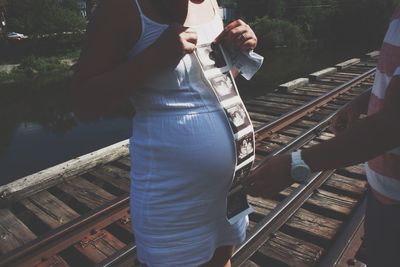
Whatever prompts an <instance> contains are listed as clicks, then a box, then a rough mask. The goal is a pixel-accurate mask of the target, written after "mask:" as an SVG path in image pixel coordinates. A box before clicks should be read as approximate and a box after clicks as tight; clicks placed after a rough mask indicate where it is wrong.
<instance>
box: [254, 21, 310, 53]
mask: <svg viewBox="0 0 400 267" xmlns="http://www.w3.org/2000/svg"><path fill="white" fill-rule="evenodd" d="M251 26H252V28H253V30H254V31H255V33H256V34H257V36H258V38H259V39H260V45H261V46H263V45H264V46H272V47H277V46H291V47H295V46H301V45H303V44H304V43H305V42H306V40H305V38H304V36H303V33H302V31H301V29H300V27H299V26H296V25H294V24H292V23H290V22H288V21H286V20H281V19H274V18H270V17H268V16H265V17H262V18H257V19H256V20H255V21H254V23H252V25H251Z"/></svg>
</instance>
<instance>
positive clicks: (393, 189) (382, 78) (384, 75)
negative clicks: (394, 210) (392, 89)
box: [366, 8, 400, 201]
mask: <svg viewBox="0 0 400 267" xmlns="http://www.w3.org/2000/svg"><path fill="white" fill-rule="evenodd" d="M396 75H400V8H397V9H396V11H395V12H394V14H393V17H392V19H391V22H390V25H389V29H388V31H387V33H386V35H385V39H384V41H383V45H382V48H381V52H380V58H379V63H378V68H377V71H376V76H375V81H374V85H373V87H372V92H371V96H370V101H369V107H368V115H370V114H374V113H376V112H378V111H379V110H380V109H381V108H382V107H383V102H384V99H385V94H386V89H387V87H388V85H389V83H390V81H391V79H392V77H393V76H396ZM366 173H367V179H368V182H369V184H370V186H371V187H372V189H373V190H374V191H375V192H376V193H378V195H381V196H383V197H386V198H388V200H389V199H390V200H394V201H400V147H398V148H395V149H393V150H390V151H387V152H386V153H385V154H383V155H380V156H378V157H376V158H374V159H372V160H370V161H368V163H367V164H366Z"/></svg>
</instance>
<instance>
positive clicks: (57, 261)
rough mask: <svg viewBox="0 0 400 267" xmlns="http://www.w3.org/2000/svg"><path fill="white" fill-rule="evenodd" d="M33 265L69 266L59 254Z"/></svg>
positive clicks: (39, 266) (38, 266)
mask: <svg viewBox="0 0 400 267" xmlns="http://www.w3.org/2000/svg"><path fill="white" fill-rule="evenodd" d="M35 267H69V264H68V263H67V262H66V261H64V259H63V258H61V257H60V256H53V257H51V258H50V259H43V260H42V261H41V262H40V263H38V264H36V265H35Z"/></svg>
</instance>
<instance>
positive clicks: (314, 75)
mask: <svg viewBox="0 0 400 267" xmlns="http://www.w3.org/2000/svg"><path fill="white" fill-rule="evenodd" d="M335 72H337V69H336V68H326V69H323V70H320V71H316V72H314V73H311V74H310V75H308V78H309V79H310V80H311V81H315V80H317V79H319V78H320V77H322V76H324V75H327V74H332V73H335Z"/></svg>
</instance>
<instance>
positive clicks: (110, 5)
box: [73, 0, 257, 267]
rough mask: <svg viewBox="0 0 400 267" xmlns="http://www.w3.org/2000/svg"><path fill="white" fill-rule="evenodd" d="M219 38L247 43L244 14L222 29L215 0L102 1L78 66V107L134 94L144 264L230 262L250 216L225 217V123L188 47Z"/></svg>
mask: <svg viewBox="0 0 400 267" xmlns="http://www.w3.org/2000/svg"><path fill="white" fill-rule="evenodd" d="M217 37H219V38H218V39H219V40H223V41H226V42H235V43H236V45H238V46H239V47H240V48H241V49H243V50H250V49H254V48H255V46H256V43H257V39H256V37H255V35H254V33H253V31H252V30H251V29H250V27H249V26H248V25H247V24H245V23H244V22H242V21H240V20H237V21H234V22H231V23H230V24H228V26H226V27H225V28H224V27H223V24H222V20H221V18H220V16H219V15H218V5H217V2H216V0H103V1H102V2H101V3H100V5H99V6H98V8H97V10H96V12H95V14H94V16H93V17H92V18H91V22H90V24H89V27H88V31H87V39H86V42H85V46H84V48H83V50H82V54H81V57H80V60H79V64H78V68H77V71H76V73H75V78H74V86H73V92H74V95H75V99H76V107H77V114H78V115H79V116H80V117H81V118H87V119H91V118H96V117H98V116H101V115H103V114H106V113H108V112H110V111H111V110H112V109H113V108H114V107H116V106H117V105H118V104H119V103H120V102H121V101H123V100H126V99H131V100H132V102H133V103H134V106H135V109H136V115H135V116H134V118H133V130H132V137H131V139H130V153H131V160H132V171H131V175H132V183H131V184H132V186H131V216H132V222H133V227H134V233H135V241H136V245H137V255H138V259H139V261H140V262H142V263H143V264H144V265H145V266H173V267H177V266H185V267H190V266H213V267H219V266H221V267H222V266H230V262H229V259H230V257H231V255H232V253H233V250H234V246H235V245H237V244H239V243H240V242H242V241H243V240H244V238H245V234H246V225H247V218H246V217H244V218H242V219H241V220H239V221H238V222H236V223H235V224H230V223H229V222H228V221H227V219H226V196H227V193H228V191H229V187H230V185H231V182H232V176H233V173H234V168H235V146H234V142H233V137H232V133H231V130H230V128H229V127H230V126H229V123H228V121H227V119H226V117H225V114H224V111H223V110H222V108H221V106H220V104H219V102H218V101H217V99H216V97H215V95H214V94H213V92H212V90H211V88H209V86H207V85H206V83H205V82H204V81H203V80H202V79H201V69H200V67H199V65H198V63H197V61H196V57H195V55H194V54H193V51H194V49H195V47H196V45H200V44H204V43H210V42H213V41H214V40H215V39H216V38H217Z"/></svg>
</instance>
